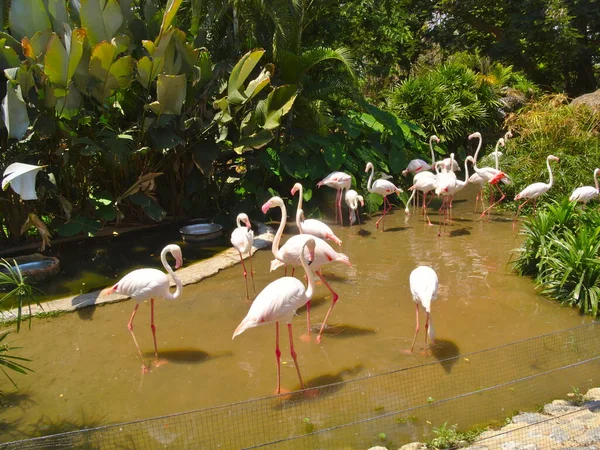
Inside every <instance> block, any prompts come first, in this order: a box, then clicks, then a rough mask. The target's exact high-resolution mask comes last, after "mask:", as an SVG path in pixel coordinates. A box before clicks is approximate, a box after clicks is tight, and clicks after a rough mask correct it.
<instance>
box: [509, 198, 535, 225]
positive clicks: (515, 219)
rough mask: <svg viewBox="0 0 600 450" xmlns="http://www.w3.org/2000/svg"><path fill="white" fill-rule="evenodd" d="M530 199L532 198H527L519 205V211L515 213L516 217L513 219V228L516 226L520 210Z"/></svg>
mask: <svg viewBox="0 0 600 450" xmlns="http://www.w3.org/2000/svg"><path fill="white" fill-rule="evenodd" d="M529 200H531V199H530V198H528V199H527V200H525V201H524V202H523V203H521V204H520V205H519V207H518V208H517V213H516V214H515V218H514V219H513V228H514V226H515V222H516V221H517V217H519V212H520V211H521V208H522V207H523V206H525V203H527V202H528V201H529Z"/></svg>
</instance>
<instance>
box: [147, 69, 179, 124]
mask: <svg viewBox="0 0 600 450" xmlns="http://www.w3.org/2000/svg"><path fill="white" fill-rule="evenodd" d="M156 91H157V94H156V98H157V101H155V102H153V103H151V104H150V105H148V108H149V109H150V110H152V112H154V113H155V114H157V115H160V114H175V115H179V114H181V108H182V106H183V102H184V100H185V91H186V77H185V75H164V74H160V75H159V76H158V81H157V83H156Z"/></svg>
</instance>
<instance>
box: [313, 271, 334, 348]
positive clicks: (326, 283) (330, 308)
mask: <svg viewBox="0 0 600 450" xmlns="http://www.w3.org/2000/svg"><path fill="white" fill-rule="evenodd" d="M317 275H319V278H320V279H321V281H322V282H323V284H324V285H325V286H326V287H327V289H329V291H330V292H331V294H332V295H333V298H332V300H331V306H330V307H329V310H328V311H327V314H325V319H324V320H323V324H322V325H321V329H320V330H319V335H318V336H317V344H320V343H321V340H322V339H323V331H324V330H325V325H326V324H327V319H329V315H330V314H331V311H332V310H333V307H334V306H335V302H337V301H338V298H339V296H338V295H337V293H336V292H335V291H334V290H333V288H332V287H331V286H330V285H329V283H328V282H327V281H326V280H325V278H323V273H322V272H321V270H318V271H317Z"/></svg>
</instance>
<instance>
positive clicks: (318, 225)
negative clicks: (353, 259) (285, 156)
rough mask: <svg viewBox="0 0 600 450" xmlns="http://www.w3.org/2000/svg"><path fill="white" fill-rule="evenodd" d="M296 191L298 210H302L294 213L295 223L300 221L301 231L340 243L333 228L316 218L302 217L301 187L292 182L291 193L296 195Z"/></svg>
mask: <svg viewBox="0 0 600 450" xmlns="http://www.w3.org/2000/svg"><path fill="white" fill-rule="evenodd" d="M296 192H300V195H299V197H298V210H300V211H302V214H301V215H298V214H296V223H298V221H302V233H304V234H312V235H313V236H316V237H318V238H321V239H329V240H330V241H333V242H335V243H336V244H337V245H342V241H341V240H340V238H339V237H337V236H336V235H335V234H334V232H333V230H332V229H331V228H329V226H328V225H326V224H324V223H323V222H321V221H320V220H317V219H304V211H303V210H302V195H303V188H302V185H301V184H300V183H296V184H294V187H293V188H292V195H296ZM298 228H300V224H298Z"/></svg>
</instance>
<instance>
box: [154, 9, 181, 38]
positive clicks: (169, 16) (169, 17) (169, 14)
mask: <svg viewBox="0 0 600 450" xmlns="http://www.w3.org/2000/svg"><path fill="white" fill-rule="evenodd" d="M181 2H182V0H169V2H168V3H167V7H166V8H165V13H164V15H163V20H162V23H161V25H160V33H159V38H160V36H162V35H163V34H164V32H165V31H167V29H168V28H169V27H170V26H171V22H173V19H174V18H175V15H176V14H177V10H178V9H179V7H180V6H181Z"/></svg>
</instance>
